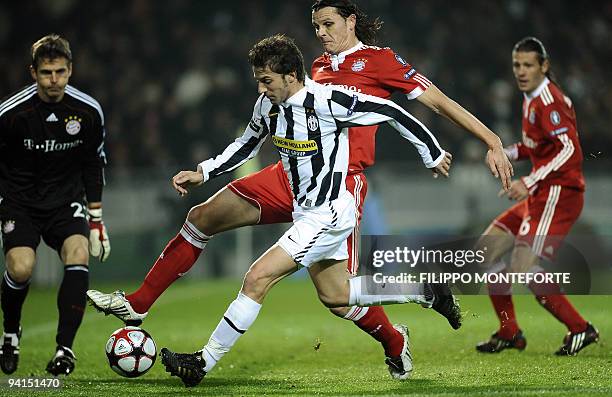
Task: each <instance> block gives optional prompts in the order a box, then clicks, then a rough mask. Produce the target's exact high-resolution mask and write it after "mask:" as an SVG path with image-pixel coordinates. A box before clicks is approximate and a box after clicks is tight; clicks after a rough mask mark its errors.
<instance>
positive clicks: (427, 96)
mask: <svg viewBox="0 0 612 397" xmlns="http://www.w3.org/2000/svg"><path fill="white" fill-rule="evenodd" d="M417 100H418V101H419V102H421V103H423V104H424V105H426V106H427V107H429V108H430V109H432V110H433V111H434V112H436V113H438V114H441V115H443V116H444V117H446V118H447V119H449V120H450V121H452V122H453V123H455V124H457V125H459V126H460V127H462V128H463V129H465V130H467V131H469V132H470V133H472V134H473V135H475V136H476V137H477V138H478V139H480V140H481V141H483V142H484V143H485V144H486V145H487V147H488V148H489V150H488V151H487V155H486V163H487V166H488V167H489V169H490V170H491V173H492V174H493V176H495V177H496V178H500V179H501V183H502V186H503V188H504V189H505V190H508V189H510V184H511V178H512V176H513V175H514V169H513V168H512V164H511V163H510V160H508V157H507V156H506V153H505V152H504V147H503V145H502V142H501V139H499V137H498V136H497V135H496V134H495V133H494V132H493V131H491V130H490V129H489V128H487V126H485V125H484V124H483V123H482V122H481V121H480V120H478V119H477V118H476V117H475V116H474V115H473V114H471V113H470V112H468V111H467V110H466V109H464V108H463V107H462V106H461V105H459V104H458V103H457V102H455V101H453V100H452V99H450V98H449V97H447V96H446V95H445V94H444V93H443V92H442V91H440V89H438V87H436V86H435V85H433V84H432V85H431V86H429V88H427V90H425V92H423V93H422V94H421V95H419V96H418V97H417Z"/></svg>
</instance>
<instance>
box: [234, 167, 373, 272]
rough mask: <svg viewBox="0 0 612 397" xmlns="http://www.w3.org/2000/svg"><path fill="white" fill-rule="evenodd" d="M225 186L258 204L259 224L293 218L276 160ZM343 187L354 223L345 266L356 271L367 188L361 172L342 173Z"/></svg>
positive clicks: (290, 200)
mask: <svg viewBox="0 0 612 397" xmlns="http://www.w3.org/2000/svg"><path fill="white" fill-rule="evenodd" d="M227 187H228V188H229V189H230V190H231V191H232V192H234V193H235V194H237V195H238V196H240V197H242V198H244V199H245V200H247V201H248V202H250V203H251V204H253V205H254V206H255V207H257V208H259V210H260V211H259V213H260V215H259V222H258V224H260V225H265V224H271V223H288V222H292V221H293V218H292V217H291V213H292V212H293V192H292V191H291V186H290V185H289V181H288V180H287V175H286V174H285V170H283V164H282V163H281V162H280V161H279V162H278V163H276V164H272V165H269V166H267V167H266V168H264V169H262V170H261V171H259V172H255V173H253V174H250V175H247V176H245V177H243V178H240V179H237V180H235V181H233V182H230V183H229V184H228V185H227ZM346 188H347V190H348V191H349V192H351V194H352V195H353V197H354V198H355V207H356V208H357V214H358V218H357V225H356V226H355V229H354V230H353V233H351V235H350V236H349V238H348V239H347V243H348V251H349V259H348V265H347V270H348V272H349V273H351V274H356V273H357V268H358V266H359V261H358V254H359V245H358V240H359V238H358V237H357V238H354V236H359V223H360V222H361V216H362V212H363V203H364V201H365V196H366V193H367V190H368V183H367V180H366V177H365V175H363V174H361V173H359V174H353V175H348V176H347V177H346Z"/></svg>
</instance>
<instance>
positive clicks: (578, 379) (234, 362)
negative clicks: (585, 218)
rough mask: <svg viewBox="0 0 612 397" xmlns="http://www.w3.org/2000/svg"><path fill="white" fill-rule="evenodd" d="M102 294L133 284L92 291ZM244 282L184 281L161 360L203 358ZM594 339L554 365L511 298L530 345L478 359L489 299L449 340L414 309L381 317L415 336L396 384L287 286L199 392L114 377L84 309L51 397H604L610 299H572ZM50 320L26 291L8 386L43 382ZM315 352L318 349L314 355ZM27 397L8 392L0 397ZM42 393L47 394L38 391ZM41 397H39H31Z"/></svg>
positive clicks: (551, 339)
mask: <svg viewBox="0 0 612 397" xmlns="http://www.w3.org/2000/svg"><path fill="white" fill-rule="evenodd" d="M92 287H93V288H99V289H101V290H104V291H110V290H112V289H116V288H125V289H126V290H128V291H129V290H131V289H132V288H133V287H134V285H112V286H109V285H97V284H95V283H93V284H92ZM239 287H240V282H238V281H214V282H193V281H189V280H181V281H180V282H177V283H176V284H175V285H174V286H172V288H170V290H168V291H167V292H166V293H165V294H164V295H163V296H162V297H161V298H160V299H159V300H158V302H157V303H156V305H155V306H153V308H152V310H151V311H150V313H149V318H148V319H147V321H146V322H145V323H144V328H145V329H146V330H148V331H149V332H150V333H151V334H152V335H153V337H154V339H155V341H156V343H157V345H158V350H159V349H160V348H161V347H164V346H166V347H170V348H171V349H173V350H175V351H181V352H189V351H194V350H196V349H199V348H201V346H202V345H203V344H204V343H205V342H206V341H207V340H208V336H209V335H210V333H211V332H212V330H213V329H214V327H215V326H216V324H217V322H218V321H219V318H220V317H221V315H222V314H223V312H224V311H225V308H226V307H227V305H228V304H229V302H230V301H231V300H232V299H233V298H234V297H235V294H236V293H237V291H238V289H239ZM571 300H572V301H573V302H574V304H575V305H576V306H577V307H578V308H579V310H581V312H582V313H583V314H584V315H585V316H586V317H587V319H588V320H590V321H592V322H593V323H594V324H595V325H596V326H597V327H598V328H599V330H600V333H601V339H600V342H599V343H598V344H596V345H593V346H590V347H588V348H587V349H585V350H583V351H582V352H581V353H580V354H579V355H578V356H576V357H556V356H554V355H552V352H553V351H555V350H556V349H557V348H558V347H559V346H560V343H561V339H562V337H563V334H564V332H565V330H564V327H563V326H562V325H561V324H559V323H558V322H557V321H556V320H555V319H554V318H553V317H552V316H550V315H548V314H547V313H546V312H545V311H544V310H543V309H542V308H541V307H539V305H538V304H537V303H536V301H535V299H534V298H533V297H532V296H518V297H516V299H515V302H516V309H517V315H518V320H519V323H520V325H521V327H522V328H523V330H524V332H525V335H526V337H527V341H528V345H527V349H526V350H525V351H524V352H516V351H505V352H503V353H501V354H496V355H482V354H478V353H476V351H475V349H474V345H475V343H476V342H478V341H479V340H482V339H484V338H487V337H488V336H489V335H490V333H491V332H492V331H493V330H494V329H495V328H496V326H497V320H496V318H495V315H494V313H493V311H492V310H491V305H490V303H489V300H488V298H487V297H486V296H464V297H461V304H462V308H463V310H464V311H465V312H466V319H465V322H464V326H463V327H462V328H461V329H460V330H459V331H453V330H452V329H451V328H450V327H449V326H448V324H447V323H446V320H444V319H443V318H442V317H440V316H439V315H437V313H435V312H434V311H432V310H426V309H422V308H420V307H418V306H416V305H398V306H393V307H390V306H388V307H387V312H388V314H389V317H390V318H391V320H392V321H394V322H404V323H406V324H407V325H408V326H409V328H410V331H411V343H412V351H413V355H414V365H415V369H414V372H413V376H412V378H411V379H409V380H407V381H403V382H399V381H395V380H392V379H391V378H390V377H389V375H388V373H387V369H386V366H385V364H384V362H383V359H384V358H383V352H382V348H381V347H380V345H379V344H378V343H376V342H375V341H374V340H372V339H371V338H369V337H368V336H366V335H364V334H363V333H362V332H361V331H360V330H359V329H358V328H357V327H355V326H353V325H352V324H350V323H349V322H347V321H344V320H341V319H338V318H336V317H334V316H333V315H331V314H330V313H329V312H328V311H327V310H326V309H324V308H323V306H322V305H321V304H320V303H319V302H318V300H317V298H316V296H315V291H314V288H313V287H312V285H311V284H310V281H308V280H287V281H284V282H282V283H280V284H279V285H278V286H277V287H276V288H275V289H274V290H273V291H272V292H271V293H270V295H269V296H268V298H267V300H266V302H265V304H264V306H263V308H262V311H261V313H260V316H259V318H258V320H257V321H256V322H255V324H254V325H253V327H251V329H250V330H249V331H248V332H247V333H246V334H245V335H244V336H243V337H242V338H241V340H240V341H239V342H238V343H237V345H236V346H235V348H234V350H233V351H232V352H230V353H229V354H228V355H227V356H226V357H225V358H224V359H223V360H222V361H221V362H219V364H218V365H217V367H216V369H215V370H214V371H213V372H211V373H210V374H209V375H207V376H206V377H205V378H204V380H203V382H202V383H201V384H200V386H198V387H197V388H195V389H186V388H184V387H183V385H182V383H181V382H180V380H179V379H178V378H175V377H169V376H168V374H166V373H165V372H164V370H163V366H162V365H161V363H160V361H159V359H158V361H157V362H156V364H155V366H154V367H153V369H151V371H149V373H147V374H146V375H144V376H143V377H141V378H137V379H124V378H121V377H119V376H118V375H116V374H115V373H114V372H113V371H112V370H111V369H110V368H109V367H108V364H107V362H106V357H105V354H104V344H105V343H106V340H107V338H108V336H109V335H110V334H111V332H112V331H114V330H115V329H117V328H120V326H121V323H120V322H119V320H117V319H115V318H114V317H105V316H103V315H102V314H100V313H97V312H96V311H95V310H93V309H92V308H91V307H88V309H87V313H86V316H85V319H84V322H83V325H82V326H81V329H80V331H79V334H78V336H77V341H76V343H75V346H74V348H75V352H76V354H77V358H78V361H77V367H76V371H75V372H74V373H73V374H72V375H70V376H69V377H68V378H67V379H66V381H65V384H64V386H63V388H62V390H61V392H59V393H57V392H52V393H56V394H55V395H66V396H68V395H70V396H77V395H78V396H107V395H108V396H122V395H125V396H145V395H146V396H162V395H163V396H167V395H174V396H178V395H211V396H218V395H236V396H261V395H418V396H457V395H480V396H489V395H499V396H511V395H516V396H531V395H534V396H535V395H538V396H541V395H544V396H585V395H606V396H609V395H612V345H611V343H612V342H610V341H611V340H612V316H610V313H611V311H610V307H611V306H612V305H611V304H612V297H611V296H575V297H571ZM56 318H57V311H56V307H55V290H36V289H34V290H32V291H31V292H30V295H29V297H28V300H27V301H26V304H25V307H24V316H23V320H22V324H23V327H24V334H23V338H22V351H21V360H20V365H19V369H18V371H17V372H16V373H15V374H13V377H28V376H38V377H43V376H45V373H44V367H45V365H46V363H47V361H48V360H49V359H50V357H51V355H52V352H53V348H54V335H55V327H56ZM317 347H318V348H317ZM36 393H39V392H36ZM25 394H29V395H31V394H32V393H31V392H30V393H26V392H19V391H16V390H8V389H7V388H6V377H5V378H4V380H3V386H2V387H1V388H0V395H11V396H12V395H25ZM41 394H48V393H47V392H41ZM36 395H39V394H36Z"/></svg>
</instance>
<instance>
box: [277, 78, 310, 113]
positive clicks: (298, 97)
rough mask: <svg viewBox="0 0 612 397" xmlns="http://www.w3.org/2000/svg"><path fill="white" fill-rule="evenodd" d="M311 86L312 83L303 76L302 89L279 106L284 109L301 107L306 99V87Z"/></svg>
mask: <svg viewBox="0 0 612 397" xmlns="http://www.w3.org/2000/svg"><path fill="white" fill-rule="evenodd" d="M313 84H314V81H312V80H311V79H310V78H309V77H308V76H304V87H302V88H301V89H300V90H299V91H298V92H296V93H295V94H293V95H291V96H290V97H289V98H287V100H286V101H285V102H283V103H281V105H282V106H283V107H285V108H286V107H289V106H302V105H303V104H304V100H305V99H306V93H307V92H308V87H310V86H311V85H313Z"/></svg>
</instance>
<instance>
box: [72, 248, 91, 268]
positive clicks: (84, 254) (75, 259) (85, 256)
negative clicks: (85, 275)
mask: <svg viewBox="0 0 612 397" xmlns="http://www.w3.org/2000/svg"><path fill="white" fill-rule="evenodd" d="M88 262H89V249H88V247H87V246H86V245H81V244H79V245H78V246H75V247H72V248H70V249H69V250H67V251H66V263H67V264H79V265H87V263H88Z"/></svg>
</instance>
